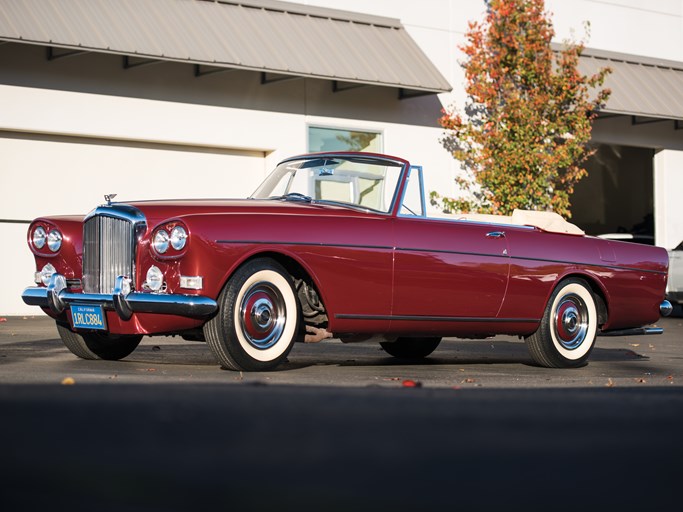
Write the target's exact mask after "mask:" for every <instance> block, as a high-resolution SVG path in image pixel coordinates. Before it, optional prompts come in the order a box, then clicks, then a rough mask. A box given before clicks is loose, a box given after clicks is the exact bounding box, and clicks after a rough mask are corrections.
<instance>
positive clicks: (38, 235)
mask: <svg viewBox="0 0 683 512" xmlns="http://www.w3.org/2000/svg"><path fill="white" fill-rule="evenodd" d="M63 238H64V237H63V236H62V233H61V232H60V231H59V230H58V229H56V228H54V227H52V226H50V225H49V224H42V225H38V226H34V227H33V228H32V231H31V233H30V235H29V239H30V243H31V246H32V247H33V249H34V250H36V251H39V252H42V253H43V254H45V252H44V249H45V246H47V249H49V250H50V252H57V251H59V249H61V248H62V239H63Z"/></svg>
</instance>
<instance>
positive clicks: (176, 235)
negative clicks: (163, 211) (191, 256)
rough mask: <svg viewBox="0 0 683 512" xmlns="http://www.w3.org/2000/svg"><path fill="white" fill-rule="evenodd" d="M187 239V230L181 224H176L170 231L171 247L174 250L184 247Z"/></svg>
mask: <svg viewBox="0 0 683 512" xmlns="http://www.w3.org/2000/svg"><path fill="white" fill-rule="evenodd" d="M186 241H187V231H185V229H184V228H183V227H182V226H176V227H174V228H173V231H171V247H173V248H174V249H175V250H176V251H180V250H181V249H182V248H183V247H185V242H186Z"/></svg>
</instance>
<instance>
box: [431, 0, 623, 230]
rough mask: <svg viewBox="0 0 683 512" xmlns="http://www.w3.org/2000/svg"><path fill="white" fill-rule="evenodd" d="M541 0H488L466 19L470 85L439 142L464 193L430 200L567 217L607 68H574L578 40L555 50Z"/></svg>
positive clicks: (446, 117) (452, 206) (448, 114)
mask: <svg viewBox="0 0 683 512" xmlns="http://www.w3.org/2000/svg"><path fill="white" fill-rule="evenodd" d="M553 35H554V30H553V26H552V22H551V21H550V15H549V14H548V13H547V12H545V6H544V2H543V0H489V2H488V12H487V14H486V19H485V21H484V22H483V23H479V22H471V23H470V24H469V30H468V32H467V36H466V37H467V43H466V44H465V45H463V46H462V47H461V49H462V50H463V51H464V53H465V55H466V60H465V61H464V62H463V63H462V66H463V68H464V70H465V77H466V92H467V95H468V100H467V104H466V107H465V111H464V114H460V113H458V112H457V111H455V110H450V111H444V113H443V116H442V117H441V118H440V119H439V122H440V124H441V126H442V127H443V128H445V130H446V132H445V134H444V137H443V138H442V140H441V142H442V144H443V145H444V147H445V148H446V149H447V150H448V151H450V152H451V154H452V155H453V156H454V157H455V158H456V159H457V160H459V161H460V162H461V163H462V165H463V168H464V169H465V174H464V175H463V176H461V177H459V178H458V179H457V180H456V181H457V183H458V184H459V185H460V187H461V188H462V189H463V190H464V191H465V192H466V193H467V192H469V197H466V198H461V199H449V198H441V197H440V196H439V195H438V194H436V193H435V192H433V193H432V202H433V204H439V202H441V206H443V207H444V208H445V209H446V210H457V211H461V212H468V211H478V212H482V213H498V214H509V213H511V212H512V210H514V209H515V208H521V209H527V210H545V211H555V212H557V213H559V214H561V215H564V216H566V217H571V212H570V197H571V194H572V193H573V191H574V186H575V185H576V183H577V182H578V181H579V180H580V179H581V178H582V177H584V176H585V175H586V174H587V173H586V170H585V169H584V167H583V164H584V162H585V161H586V159H587V158H588V157H589V156H590V155H592V154H593V153H594V152H595V150H594V149H591V148H590V147H589V146H588V142H589V141H590V137H591V122H592V120H593V119H594V118H595V116H596V115H597V110H598V109H600V108H601V107H604V104H605V102H606V101H607V99H608V97H609V94H610V91H609V89H600V90H597V88H599V87H601V86H602V84H603V82H604V80H605V76H606V75H607V74H608V73H609V72H610V69H609V68H603V69H602V70H600V72H598V73H597V74H595V75H593V76H590V77H587V76H584V75H582V74H581V73H580V72H579V71H578V69H577V65H578V62H579V57H580V56H581V53H582V51H583V49H584V44H583V42H579V43H573V42H566V43H565V44H564V45H563V48H562V49H561V50H558V51H554V50H553V49H552V48H551V44H550V43H551V39H552V37H553Z"/></svg>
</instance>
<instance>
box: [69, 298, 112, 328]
mask: <svg viewBox="0 0 683 512" xmlns="http://www.w3.org/2000/svg"><path fill="white" fill-rule="evenodd" d="M71 319H72V321H73V325H74V329H97V330H100V331H104V330H106V329H107V324H106V322H105V317H104V311H103V310H102V306H90V305H87V304H72V306H71Z"/></svg>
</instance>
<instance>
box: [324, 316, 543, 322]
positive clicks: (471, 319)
mask: <svg viewBox="0 0 683 512" xmlns="http://www.w3.org/2000/svg"><path fill="white" fill-rule="evenodd" d="M334 317H335V318H337V319H339V320H398V321H401V320H408V321H418V322H482V323H505V322H514V323H530V324H537V323H539V322H540V321H541V320H540V319H534V318H490V317H481V318H478V317H469V316H413V315H354V314H343V313H341V314H336V315H334Z"/></svg>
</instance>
